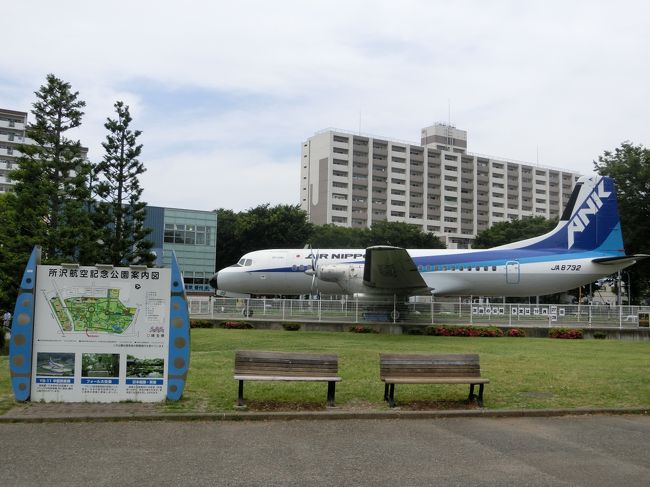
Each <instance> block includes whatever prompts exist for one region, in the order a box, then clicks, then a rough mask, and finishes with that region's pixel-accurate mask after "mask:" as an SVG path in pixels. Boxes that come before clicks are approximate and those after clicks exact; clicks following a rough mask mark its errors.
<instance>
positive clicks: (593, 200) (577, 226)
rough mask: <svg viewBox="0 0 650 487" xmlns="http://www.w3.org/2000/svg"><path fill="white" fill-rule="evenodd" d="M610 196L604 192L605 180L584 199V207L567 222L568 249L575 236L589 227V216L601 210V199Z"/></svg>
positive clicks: (608, 192)
mask: <svg viewBox="0 0 650 487" xmlns="http://www.w3.org/2000/svg"><path fill="white" fill-rule="evenodd" d="M611 194H612V192H611V191H606V190H605V180H604V179H601V181H600V184H599V185H598V186H597V187H596V188H594V191H592V193H591V194H590V195H589V196H588V197H587V198H586V200H585V203H584V204H585V205H586V206H582V207H581V208H580V209H579V210H578V211H577V212H576V213H575V215H574V217H573V218H572V219H571V221H569V224H568V226H567V232H568V244H569V245H568V247H569V248H572V247H573V244H574V243H575V237H576V234H580V233H582V231H583V230H584V229H585V228H587V225H589V221H590V215H595V214H596V213H597V212H598V210H600V208H602V206H603V199H605V198H608V197H609V196H610V195H611Z"/></svg>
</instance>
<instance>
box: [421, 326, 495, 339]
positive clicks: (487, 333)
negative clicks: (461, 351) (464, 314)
mask: <svg viewBox="0 0 650 487" xmlns="http://www.w3.org/2000/svg"><path fill="white" fill-rule="evenodd" d="M424 333H425V334H426V335H433V336H443V337H502V336H503V331H502V330H501V329H500V328H497V327H496V326H447V325H438V326H427V327H426V329H425V332H424Z"/></svg>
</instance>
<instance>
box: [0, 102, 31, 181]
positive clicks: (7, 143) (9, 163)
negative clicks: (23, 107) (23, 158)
mask: <svg viewBox="0 0 650 487" xmlns="http://www.w3.org/2000/svg"><path fill="white" fill-rule="evenodd" d="M26 125H27V113H26V112H17V111H15V110H6V109H4V108H0V193H4V192H7V191H10V190H11V187H12V186H13V184H12V182H11V180H10V179H9V171H11V170H12V169H16V167H17V162H16V161H17V159H18V157H19V156H20V152H18V151H17V150H16V145H17V144H22V143H24V142H25V126H26Z"/></svg>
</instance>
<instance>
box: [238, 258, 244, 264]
mask: <svg viewBox="0 0 650 487" xmlns="http://www.w3.org/2000/svg"><path fill="white" fill-rule="evenodd" d="M244 262H246V259H240V260H239V262H237V264H239V265H244Z"/></svg>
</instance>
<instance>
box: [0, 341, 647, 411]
mask: <svg viewBox="0 0 650 487" xmlns="http://www.w3.org/2000/svg"><path fill="white" fill-rule="evenodd" d="M238 349H251V350H272V351H309V352H329V353H337V354H338V355H339V375H340V376H341V377H342V379H343V380H342V381H341V382H340V383H339V384H337V387H336V402H337V406H339V407H340V408H341V410H381V409H386V408H387V406H386V405H385V403H384V401H383V390H384V387H383V383H382V382H380V381H379V353H380V352H401V353H409V352H420V353H478V354H480V357H481V371H482V375H483V376H484V377H487V378H489V379H490V384H488V385H487V386H486V388H485V407H486V408H488V409H504V408H526V409H534V408H580V407H590V406H595V407H650V343H648V342H625V341H618V340H557V339H542V338H467V337H429V336H411V335H400V336H397V335H383V334H382V335H377V334H357V333H336V332H331V333H329V332H328V333H325V332H323V333H320V332H300V331H298V332H290V331H266V330H224V329H193V330H192V352H191V358H190V364H191V368H190V373H189V376H188V382H187V385H186V387H185V392H184V397H183V399H182V400H181V401H179V402H176V403H171V402H170V403H167V404H165V405H162V406H161V408H163V409H164V410H165V411H170V412H171V411H188V412H189V411H200V412H218V411H229V410H232V409H233V407H234V403H235V400H236V396H237V383H236V382H235V381H234V380H233V378H232V376H233V364H234V352H235V350H238ZM0 371H2V372H1V373H0V413H2V412H4V411H6V410H8V409H9V408H11V407H12V406H13V405H14V404H15V403H14V401H13V396H12V393H11V387H10V384H9V379H8V363H7V357H6V356H4V357H0ZM326 389H327V385H326V384H325V383H307V382H293V383H284V382H247V383H246V385H245V397H246V400H247V404H248V406H249V409H250V410H253V411H254V410H274V411H286V410H311V409H324V408H325V396H326ZM467 391H468V386H466V385H410V386H403V385H400V386H397V387H396V390H395V397H396V400H397V403H398V405H399V406H401V407H402V409H405V410H407V409H442V408H445V409H447V408H468V407H471V406H467V405H465V404H464V403H463V401H464V399H465V398H466V396H467Z"/></svg>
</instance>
